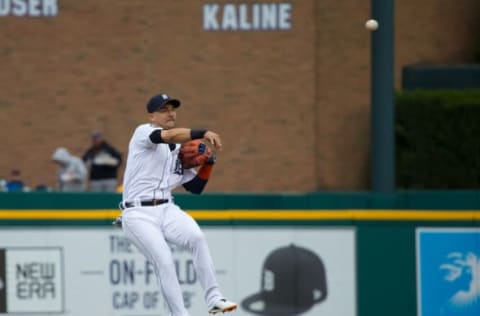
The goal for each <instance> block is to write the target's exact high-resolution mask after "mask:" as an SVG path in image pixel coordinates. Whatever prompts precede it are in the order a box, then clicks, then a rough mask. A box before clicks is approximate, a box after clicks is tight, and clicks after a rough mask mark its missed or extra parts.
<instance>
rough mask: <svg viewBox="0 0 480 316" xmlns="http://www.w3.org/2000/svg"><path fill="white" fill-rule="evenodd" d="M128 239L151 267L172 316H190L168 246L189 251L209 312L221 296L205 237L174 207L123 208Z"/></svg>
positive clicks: (190, 218)
mask: <svg viewBox="0 0 480 316" xmlns="http://www.w3.org/2000/svg"><path fill="white" fill-rule="evenodd" d="M122 222H123V225H122V227H123V231H124V232H125V235H126V236H127V238H128V239H129V240H130V241H131V242H132V243H133V244H134V245H135V246H136V247H137V248H138V250H139V251H140V252H141V253H142V254H143V255H144V256H145V257H146V258H147V259H148V260H149V261H150V262H151V263H152V264H153V266H154V270H155V274H156V276H157V282H158V284H159V287H160V289H161V291H162V294H163V297H164V299H165V302H166V305H167V307H168V309H169V310H170V315H171V316H189V314H188V311H187V309H186V308H185V305H184V302H183V295H182V291H181V288H180V284H179V282H178V278H177V274H176V270H175V264H174V261H173V258H172V253H171V250H170V247H169V246H168V244H167V242H168V243H172V244H174V245H177V246H180V247H185V248H186V249H189V250H191V252H192V259H193V264H194V267H195V271H196V273H197V276H198V279H199V281H200V285H201V287H202V288H203V291H204V300H205V303H206V304H207V306H208V308H210V307H211V306H213V305H214V304H215V302H217V301H218V300H219V299H221V298H222V297H223V296H222V294H221V293H220V290H219V286H218V283H217V280H216V275H215V267H214V265H213V261H212V258H211V256H210V250H209V248H208V245H207V241H206V238H205V234H204V233H203V232H202V231H201V230H200V227H199V226H198V224H197V223H196V222H195V220H194V219H193V218H192V217H191V216H190V215H189V214H187V213H186V212H184V211H182V210H181V209H180V208H179V207H178V206H177V205H175V204H173V203H165V204H161V205H156V206H149V207H132V208H126V209H124V210H123V213H122Z"/></svg>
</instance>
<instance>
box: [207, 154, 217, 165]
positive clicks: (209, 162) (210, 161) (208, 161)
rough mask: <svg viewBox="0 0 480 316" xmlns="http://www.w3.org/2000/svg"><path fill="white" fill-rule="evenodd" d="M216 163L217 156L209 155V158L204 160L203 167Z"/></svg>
mask: <svg viewBox="0 0 480 316" xmlns="http://www.w3.org/2000/svg"><path fill="white" fill-rule="evenodd" d="M215 162H217V155H215V154H213V153H212V154H211V155H210V157H208V159H207V160H205V165H213V164H215Z"/></svg>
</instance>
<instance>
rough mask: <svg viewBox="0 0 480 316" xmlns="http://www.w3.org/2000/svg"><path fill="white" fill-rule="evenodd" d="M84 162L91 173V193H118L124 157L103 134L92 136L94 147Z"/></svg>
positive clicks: (90, 149) (88, 151)
mask: <svg viewBox="0 0 480 316" xmlns="http://www.w3.org/2000/svg"><path fill="white" fill-rule="evenodd" d="M83 161H84V162H85V164H86V165H87V168H88V169H89V172H90V174H89V180H90V191H94V192H116V190H117V185H118V181H117V174H118V167H119V166H120V164H121V163H122V155H121V154H120V152H119V151H118V150H116V149H115V148H114V147H113V146H112V145H110V144H109V143H107V142H106V141H105V140H104V138H103V135H102V133H100V132H95V133H93V134H92V146H91V147H90V148H89V149H88V150H87V152H86V153H85V154H84V155H83Z"/></svg>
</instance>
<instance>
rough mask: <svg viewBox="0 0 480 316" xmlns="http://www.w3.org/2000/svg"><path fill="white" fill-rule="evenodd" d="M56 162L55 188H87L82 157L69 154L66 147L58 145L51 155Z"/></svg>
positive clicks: (66, 190)
mask: <svg viewBox="0 0 480 316" xmlns="http://www.w3.org/2000/svg"><path fill="white" fill-rule="evenodd" d="M52 160H53V161H55V162H56V163H57V164H58V169H57V188H58V190H59V191H63V192H74V191H85V190H86V188H87V177H88V173H87V168H86V167H85V164H84V163H83V161H82V159H80V158H79V157H75V156H73V155H71V154H70V153H69V152H68V150H67V149H65V148H63V147H59V148H57V149H56V150H55V152H54V153H53V155H52Z"/></svg>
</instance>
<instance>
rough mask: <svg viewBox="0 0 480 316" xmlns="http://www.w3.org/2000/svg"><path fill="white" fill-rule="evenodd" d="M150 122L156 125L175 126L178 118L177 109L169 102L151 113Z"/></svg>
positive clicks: (166, 127)
mask: <svg viewBox="0 0 480 316" xmlns="http://www.w3.org/2000/svg"><path fill="white" fill-rule="evenodd" d="M149 117H150V122H151V123H152V124H154V125H156V126H159V127H162V128H165V129H169V128H173V127H175V121H176V118H177V109H176V108H175V107H174V106H173V105H171V104H167V106H166V107H164V108H161V109H159V110H158V111H156V112H153V113H150V115H149Z"/></svg>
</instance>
